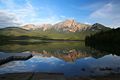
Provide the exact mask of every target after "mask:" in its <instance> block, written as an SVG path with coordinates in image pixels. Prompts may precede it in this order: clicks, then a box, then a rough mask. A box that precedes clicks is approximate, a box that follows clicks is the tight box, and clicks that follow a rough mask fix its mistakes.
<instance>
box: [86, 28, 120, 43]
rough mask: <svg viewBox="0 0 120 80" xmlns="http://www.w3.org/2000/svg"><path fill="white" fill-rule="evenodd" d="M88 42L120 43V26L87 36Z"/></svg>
mask: <svg viewBox="0 0 120 80" xmlns="http://www.w3.org/2000/svg"><path fill="white" fill-rule="evenodd" d="M85 40H86V43H92V44H102V45H103V44H115V45H120V28H117V29H111V30H108V31H101V32H99V33H96V34H94V35H92V36H89V37H86V39H85Z"/></svg>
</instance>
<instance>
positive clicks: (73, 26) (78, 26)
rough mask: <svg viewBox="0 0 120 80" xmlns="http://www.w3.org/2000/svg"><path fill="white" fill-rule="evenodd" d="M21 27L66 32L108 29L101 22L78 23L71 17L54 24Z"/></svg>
mask: <svg viewBox="0 0 120 80" xmlns="http://www.w3.org/2000/svg"><path fill="white" fill-rule="evenodd" d="M22 28H23V29H26V30H43V31H46V30H49V29H55V30H56V31H59V32H61V31H67V32H80V31H88V30H90V31H96V30H104V29H109V28H108V27H105V26H104V25H102V24H99V23H95V24H93V25H88V24H83V23H79V22H77V21H75V20H73V19H68V20H65V21H62V22H59V23H56V24H54V25H52V24H41V25H34V24H27V25H24V26H22Z"/></svg>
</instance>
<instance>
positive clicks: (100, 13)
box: [90, 3, 120, 27]
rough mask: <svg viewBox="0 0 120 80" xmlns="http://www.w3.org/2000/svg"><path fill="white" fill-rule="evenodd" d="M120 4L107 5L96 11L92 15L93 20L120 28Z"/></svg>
mask: <svg viewBox="0 0 120 80" xmlns="http://www.w3.org/2000/svg"><path fill="white" fill-rule="evenodd" d="M119 5H120V3H117V4H115V3H107V4H105V5H104V6H103V7H101V8H99V9H97V10H96V11H94V12H93V13H92V14H91V15H90V18H91V19H95V20H96V21H99V22H103V23H104V22H105V23H107V24H108V25H110V26H112V27H113V26H120V24H119V22H120V9H119Z"/></svg>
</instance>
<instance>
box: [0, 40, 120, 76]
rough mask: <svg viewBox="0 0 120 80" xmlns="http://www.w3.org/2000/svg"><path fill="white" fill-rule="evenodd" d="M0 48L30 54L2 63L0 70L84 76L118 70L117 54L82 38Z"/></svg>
mask: <svg viewBox="0 0 120 80" xmlns="http://www.w3.org/2000/svg"><path fill="white" fill-rule="evenodd" d="M0 52H1V53H4V54H10V53H26V54H27V53H32V54H33V57H32V58H30V59H28V60H25V61H11V62H9V63H6V64H3V65H1V66H0V74H4V73H19V72H46V73H64V76H65V77H78V76H79V77H87V76H105V75H109V74H116V73H120V57H119V55H117V54H114V52H110V51H108V50H99V49H96V48H95V47H90V46H86V45H85V42H84V41H81V42H79V41H78V42H75V41H72V42H64V41H62V42H47V43H35V44H34V43H32V44H17V43H14V44H1V45H0ZM115 52H116V51H115ZM116 53H117V52H116Z"/></svg>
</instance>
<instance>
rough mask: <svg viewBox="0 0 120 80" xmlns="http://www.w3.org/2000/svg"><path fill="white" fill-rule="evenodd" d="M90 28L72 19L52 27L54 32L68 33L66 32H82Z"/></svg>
mask: <svg viewBox="0 0 120 80" xmlns="http://www.w3.org/2000/svg"><path fill="white" fill-rule="evenodd" d="M90 27H91V26H90V25H87V24H82V23H78V22H76V21H75V20H72V19H68V20H65V21H63V22H59V23H57V24H55V25H54V28H55V29H56V30H61V31H68V32H77V31H84V30H87V29H88V28H90Z"/></svg>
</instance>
